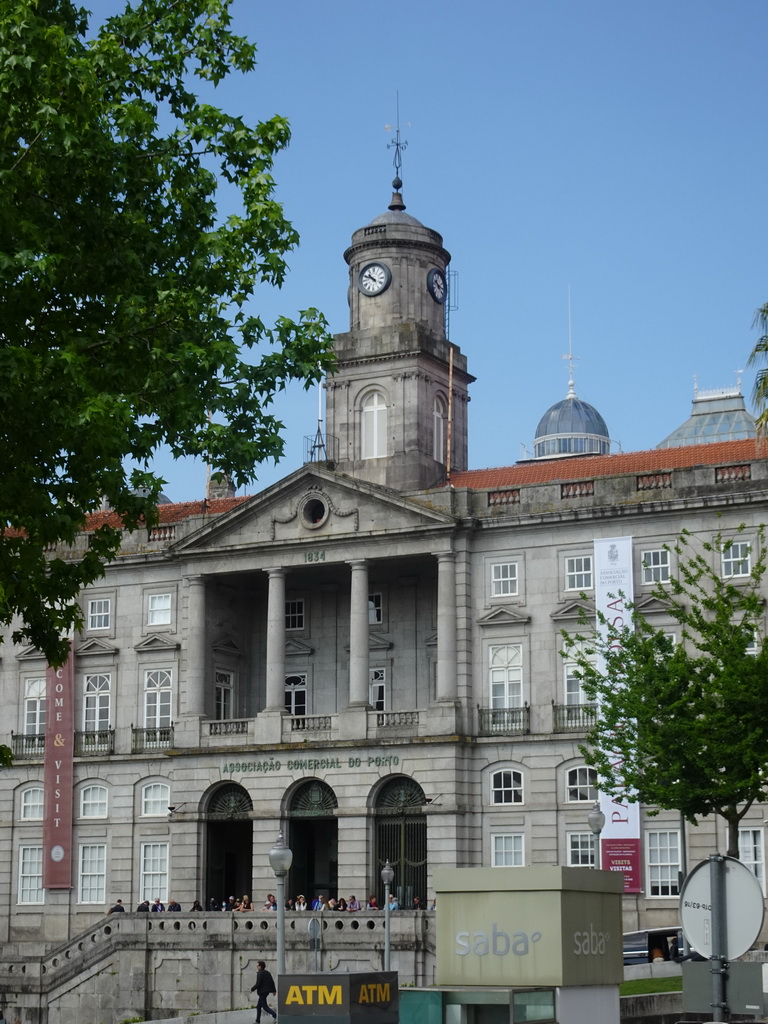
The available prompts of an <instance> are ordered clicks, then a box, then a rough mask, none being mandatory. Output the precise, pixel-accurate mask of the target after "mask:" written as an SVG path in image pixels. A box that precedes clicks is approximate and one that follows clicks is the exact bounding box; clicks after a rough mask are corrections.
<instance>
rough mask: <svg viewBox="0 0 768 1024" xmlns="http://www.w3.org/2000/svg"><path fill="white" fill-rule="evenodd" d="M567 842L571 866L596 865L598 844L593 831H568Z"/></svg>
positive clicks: (568, 860) (568, 859)
mask: <svg viewBox="0 0 768 1024" xmlns="http://www.w3.org/2000/svg"><path fill="white" fill-rule="evenodd" d="M565 843H566V855H567V863H568V866H569V867H572V868H593V867H595V865H596V862H597V857H596V849H597V844H596V842H595V836H594V835H593V833H592V832H566V834H565Z"/></svg>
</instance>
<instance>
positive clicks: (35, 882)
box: [19, 846, 44, 903]
mask: <svg viewBox="0 0 768 1024" xmlns="http://www.w3.org/2000/svg"><path fill="white" fill-rule="evenodd" d="M43 897H44V890H43V848H42V846H20V847H19V903H42V902H43Z"/></svg>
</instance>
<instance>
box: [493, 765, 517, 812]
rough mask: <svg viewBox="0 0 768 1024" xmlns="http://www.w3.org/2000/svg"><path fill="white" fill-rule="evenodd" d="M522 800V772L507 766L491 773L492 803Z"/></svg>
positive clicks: (508, 802)
mask: <svg viewBox="0 0 768 1024" xmlns="http://www.w3.org/2000/svg"><path fill="white" fill-rule="evenodd" d="M522 802H523V773H522V772H516V771H512V770H511V769H509V768H505V769H503V771H499V772H494V773H493V775H491V803H492V804H521V803H522Z"/></svg>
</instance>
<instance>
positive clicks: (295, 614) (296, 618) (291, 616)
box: [285, 598, 304, 629]
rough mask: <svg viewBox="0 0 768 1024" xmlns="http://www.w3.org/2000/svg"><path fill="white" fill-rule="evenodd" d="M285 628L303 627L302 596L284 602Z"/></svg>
mask: <svg viewBox="0 0 768 1024" xmlns="http://www.w3.org/2000/svg"><path fill="white" fill-rule="evenodd" d="M285 628H286V629H304V601H303V599H302V598H296V600H293V601H286V602H285Z"/></svg>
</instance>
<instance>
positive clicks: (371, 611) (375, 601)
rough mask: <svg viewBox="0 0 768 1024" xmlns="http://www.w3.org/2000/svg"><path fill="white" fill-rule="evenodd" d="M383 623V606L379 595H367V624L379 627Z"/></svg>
mask: <svg viewBox="0 0 768 1024" xmlns="http://www.w3.org/2000/svg"><path fill="white" fill-rule="evenodd" d="M383 621H384V605H383V602H382V599H381V594H369V595H368V624H369V625H370V626H379V625H381V623H382V622H383Z"/></svg>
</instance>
